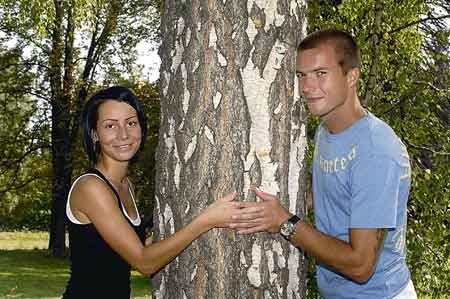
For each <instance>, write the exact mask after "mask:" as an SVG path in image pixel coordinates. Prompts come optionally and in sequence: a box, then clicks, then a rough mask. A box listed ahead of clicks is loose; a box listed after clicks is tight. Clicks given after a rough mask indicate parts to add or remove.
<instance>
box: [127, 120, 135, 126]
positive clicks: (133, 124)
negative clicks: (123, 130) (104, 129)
mask: <svg viewBox="0 0 450 299" xmlns="http://www.w3.org/2000/svg"><path fill="white" fill-rule="evenodd" d="M128 126H130V127H136V126H137V121H130V122H129V123H128Z"/></svg>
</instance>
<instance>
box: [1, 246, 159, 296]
mask: <svg viewBox="0 0 450 299" xmlns="http://www.w3.org/2000/svg"><path fill="white" fill-rule="evenodd" d="M69 275H70V270H69V260H68V259H60V258H55V257H52V256H50V255H49V254H48V252H47V250H0V298H8V299H10V298H20V299H25V298H26V299H37V298H39V299H43V298H61V296H62V293H63V292H64V290H65V287H66V284H67V280H68V279H69ZM131 285H132V286H131V287H132V293H133V296H132V298H136V299H137V298H150V296H149V294H150V287H149V281H148V278H145V277H143V276H141V275H140V274H137V273H135V272H133V275H132V281H131Z"/></svg>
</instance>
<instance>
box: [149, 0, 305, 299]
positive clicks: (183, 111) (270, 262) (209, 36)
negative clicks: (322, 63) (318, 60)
mask: <svg viewBox="0 0 450 299" xmlns="http://www.w3.org/2000/svg"><path fill="white" fill-rule="evenodd" d="M305 12H306V4H305V3H304V1H295V0H293V1H287V0H278V1H263V0H258V1H240V0H234V1H232V0H228V1H227V0H222V1H198V0H197V1H175V0H172V1H165V8H164V15H163V18H162V24H161V29H162V33H163V42H162V45H161V48H160V53H159V54H160V56H161V61H162V64H161V76H160V84H161V86H160V90H161V91H162V92H161V128H160V135H159V136H160V141H159V148H158V153H157V157H158V158H157V161H158V162H157V163H158V164H157V171H158V173H157V175H156V178H157V179H156V180H157V181H156V198H157V205H156V210H155V214H156V215H155V217H154V219H155V220H156V223H155V225H154V235H155V237H156V239H163V238H165V237H167V236H169V235H170V234H172V233H173V232H174V231H176V230H179V229H180V228H181V227H183V226H184V225H186V224H187V223H188V222H190V221H191V220H192V219H193V217H195V216H196V215H197V214H198V213H199V211H200V210H202V209H203V208H204V207H205V206H207V205H208V204H209V203H211V202H212V201H214V200H216V199H217V198H220V197H222V196H224V195H225V194H227V193H228V192H231V191H233V190H237V191H238V192H239V197H240V199H241V200H242V199H243V200H252V201H253V200H256V199H255V196H254V195H252V194H248V188H249V186H250V184H258V185H259V184H261V185H262V186H263V188H264V190H266V191H268V192H271V193H274V194H278V196H279V197H280V198H281V200H282V201H283V203H284V205H285V206H286V207H289V210H290V211H291V212H295V213H297V214H300V215H302V214H304V213H305V209H306V205H305V193H306V181H305V174H306V168H305V164H304V156H305V155H304V152H305V150H306V133H305V128H306V112H305V108H304V106H303V104H302V102H301V101H300V99H299V95H298V92H297V91H298V88H297V87H296V86H295V85H296V80H295V58H296V45H297V44H298V42H299V41H300V39H301V38H302V37H303V36H304V34H305V31H306V30H305V28H306V20H305ZM168 210H170V211H171V212H170V213H167V211H168ZM305 290H306V259H305V256H304V255H303V253H302V252H300V251H299V250H297V249H295V248H294V247H292V246H291V245H290V244H288V243H287V242H286V241H284V240H283V239H282V238H280V237H279V236H278V235H269V234H256V235H252V236H238V235H237V234H235V233H234V232H233V231H229V230H217V229H216V230H211V231H210V232H208V233H207V234H205V235H204V236H202V237H201V238H200V239H199V240H197V241H195V242H193V244H192V245H191V246H190V247H189V248H188V249H187V250H185V251H184V252H183V253H182V254H181V255H180V256H179V257H178V258H177V259H176V260H175V261H173V262H172V263H171V264H169V265H168V266H166V267H165V268H164V269H163V270H161V272H160V273H159V274H158V275H156V276H155V279H154V282H153V292H154V294H153V295H154V297H155V298H171V299H174V298H274V299H275V298H305Z"/></svg>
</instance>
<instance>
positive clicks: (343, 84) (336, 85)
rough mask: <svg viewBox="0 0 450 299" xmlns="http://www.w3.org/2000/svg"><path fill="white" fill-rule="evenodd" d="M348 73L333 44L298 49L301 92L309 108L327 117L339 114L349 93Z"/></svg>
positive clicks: (298, 75)
mask: <svg viewBox="0 0 450 299" xmlns="http://www.w3.org/2000/svg"><path fill="white" fill-rule="evenodd" d="M348 74H349V73H347V75H346V74H344V72H343V71H342V68H341V66H340V65H339V64H338V61H337V58H336V55H335V53H334V48H333V46H332V45H328V44H324V45H321V46H319V47H318V48H313V49H308V50H302V51H299V52H298V53H297V78H298V83H299V87H300V94H301V95H302V96H303V97H304V98H305V99H306V104H307V105H308V109H309V111H310V112H311V113H312V114H313V115H317V116H319V117H321V118H322V119H324V120H326V119H327V118H329V117H332V116H333V115H338V113H339V111H340V110H342V107H343V105H344V104H345V103H346V101H347V98H348V96H349V91H350V85H349V78H348Z"/></svg>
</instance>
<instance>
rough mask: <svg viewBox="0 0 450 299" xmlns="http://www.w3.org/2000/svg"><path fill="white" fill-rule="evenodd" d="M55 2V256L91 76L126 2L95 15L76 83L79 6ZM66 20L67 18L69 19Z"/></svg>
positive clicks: (62, 251)
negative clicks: (75, 64) (74, 72)
mask: <svg viewBox="0 0 450 299" xmlns="http://www.w3.org/2000/svg"><path fill="white" fill-rule="evenodd" d="M54 6H55V20H54V23H53V27H52V28H51V30H52V49H51V55H50V73H49V77H50V87H51V104H52V135H51V140H52V166H53V200H52V214H51V221H50V240H49V251H50V252H51V253H52V255H53V256H60V257H63V256H65V255H66V244H65V240H66V237H65V232H66V227H65V224H66V222H65V220H66V202H67V195H68V193H69V190H70V185H71V179H72V171H73V150H74V145H75V143H76V140H77V136H78V130H79V127H80V124H81V120H80V116H81V111H82V109H83V105H84V102H85V101H86V97H87V95H88V91H89V88H90V85H91V82H90V78H91V77H92V75H93V72H94V71H95V70H94V68H95V65H96V64H97V63H98V62H99V60H100V57H101V55H103V53H104V51H105V48H106V46H107V44H108V42H109V39H110V38H111V35H112V34H113V32H114V30H115V29H116V25H117V18H118V15H119V13H120V11H121V10H122V8H123V4H122V3H121V2H120V1H118V0H114V1H109V3H108V10H107V12H106V16H105V19H104V20H103V19H101V18H96V19H95V22H94V25H93V27H94V28H93V29H92V35H91V36H90V38H91V40H90V45H89V49H88V53H87V55H86V57H85V61H86V62H85V65H84V68H83V70H82V72H81V76H80V77H79V78H77V81H76V83H75V81H74V77H73V70H74V57H73V52H74V48H73V47H74V32H75V31H74V30H75V28H74V27H75V24H74V10H75V9H76V6H75V3H74V1H73V0H72V1H71V2H70V3H66V4H64V3H63V2H62V1H60V0H54ZM98 9H100V8H98ZM63 20H66V23H64V22H63ZM103 23H104V24H103ZM64 24H65V26H64ZM75 94H76V96H74V95H75Z"/></svg>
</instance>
